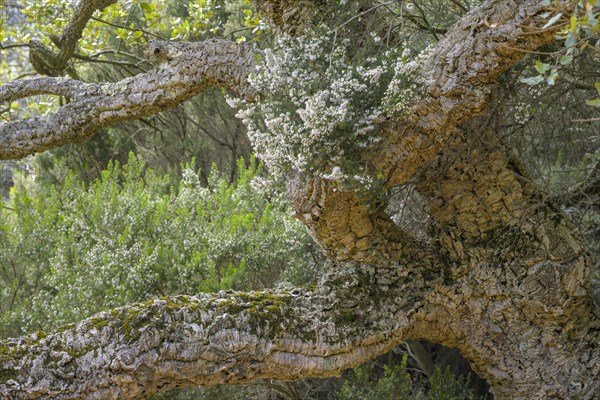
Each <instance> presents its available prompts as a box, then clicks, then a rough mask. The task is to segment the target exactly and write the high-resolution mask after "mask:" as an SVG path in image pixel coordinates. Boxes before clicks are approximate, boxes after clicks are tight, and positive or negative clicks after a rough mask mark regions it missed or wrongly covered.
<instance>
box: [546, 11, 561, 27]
mask: <svg viewBox="0 0 600 400" xmlns="http://www.w3.org/2000/svg"><path fill="white" fill-rule="evenodd" d="M560 17H562V13H558V14H556V15H555V16H554V17H552V18H550V20H549V21H548V22H546V25H544V26H542V29H546V28H550V27H551V26H552V25H554V24H555V23H556V21H558V20H559V19H560Z"/></svg>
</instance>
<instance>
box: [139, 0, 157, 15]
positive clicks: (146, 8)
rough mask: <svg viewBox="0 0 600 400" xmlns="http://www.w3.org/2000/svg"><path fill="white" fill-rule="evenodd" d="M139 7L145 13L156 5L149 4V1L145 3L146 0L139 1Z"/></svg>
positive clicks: (152, 9)
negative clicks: (143, 0)
mask: <svg viewBox="0 0 600 400" xmlns="http://www.w3.org/2000/svg"><path fill="white" fill-rule="evenodd" d="M140 7H141V8H142V10H144V11H145V12H147V13H151V12H152V11H154V9H155V8H156V6H155V5H154V4H150V3H146V2H142V3H140Z"/></svg>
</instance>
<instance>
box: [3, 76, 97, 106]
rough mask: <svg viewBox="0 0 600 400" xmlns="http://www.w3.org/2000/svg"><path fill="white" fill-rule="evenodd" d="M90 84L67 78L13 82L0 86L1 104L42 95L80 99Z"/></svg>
mask: <svg viewBox="0 0 600 400" xmlns="http://www.w3.org/2000/svg"><path fill="white" fill-rule="evenodd" d="M90 86H93V85H90V84H86V83H83V82H81V81H76V80H73V79H67V78H35V79H25V80H20V81H12V82H9V83H7V84H6V85H4V86H0V103H4V102H11V101H15V100H19V99H23V98H26V97H31V96H36V95H40V94H51V95H57V96H65V97H70V98H73V99H75V98H79V97H81V96H82V95H83V94H85V93H86V90H87V89H88V88H90Z"/></svg>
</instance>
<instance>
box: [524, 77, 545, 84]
mask: <svg viewBox="0 0 600 400" xmlns="http://www.w3.org/2000/svg"><path fill="white" fill-rule="evenodd" d="M543 80H544V77H543V76H542V75H536V76H532V77H531V78H519V81H521V82H523V83H526V84H528V85H537V84H538V83H540V82H542V81H543Z"/></svg>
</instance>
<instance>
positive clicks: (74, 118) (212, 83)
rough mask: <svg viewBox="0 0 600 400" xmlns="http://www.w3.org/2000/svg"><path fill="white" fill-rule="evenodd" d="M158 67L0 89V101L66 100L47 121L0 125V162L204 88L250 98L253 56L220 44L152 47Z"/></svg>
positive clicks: (154, 44) (230, 44)
mask: <svg viewBox="0 0 600 400" xmlns="http://www.w3.org/2000/svg"><path fill="white" fill-rule="evenodd" d="M149 47H150V48H149V51H150V54H151V55H152V57H154V58H155V59H158V60H160V61H161V62H162V63H161V65H160V66H159V67H157V68H156V69H154V70H153V71H150V72H148V73H145V74H140V75H136V76H134V77H132V78H128V79H124V80H122V81H120V82H116V83H98V84H85V83H81V82H79V81H73V80H70V79H65V78H42V79H33V80H31V81H23V83H21V82H13V83H10V84H8V85H5V86H2V87H0V100H4V101H6V100H12V99H18V98H22V97H25V96H30V95H33V94H42V93H46V94H61V95H64V94H67V95H69V97H71V99H72V101H71V102H70V103H68V104H66V105H64V106H62V107H61V108H59V109H58V110H57V111H56V112H54V113H51V114H49V115H47V116H42V117H33V118H29V119H25V120H20V121H11V122H8V123H5V124H2V125H0V159H14V158H22V157H24V156H26V155H28V154H32V153H35V152H41V151H44V150H47V149H50V148H53V147H57V146H60V145H63V144H66V143H74V142H80V141H82V140H84V139H87V138H89V137H90V136H92V135H93V134H94V133H95V132H96V131H97V130H98V129H100V128H103V127H106V126H110V125H113V124H115V123H117V122H122V121H130V120H135V119H139V118H142V117H145V116H148V115H152V114H156V113H158V112H160V111H163V110H166V109H168V108H171V107H174V106H176V105H177V104H179V103H181V102H183V101H185V100H188V99H190V98H191V97H193V96H195V95H197V94H198V93H200V92H202V91H204V90H207V89H209V88H224V89H227V90H229V91H231V92H233V93H234V94H236V95H238V96H241V97H251V96H252V95H253V93H252V88H251V87H250V86H249V85H248V84H247V83H246V78H247V76H248V74H249V73H250V72H251V71H252V70H253V69H254V63H255V53H254V52H252V51H251V50H250V49H249V48H247V47H245V46H242V45H238V44H236V43H234V42H230V41H227V40H222V39H212V40H207V41H205V42H202V43H170V44H169V43H164V42H152V43H151V44H150V46H149Z"/></svg>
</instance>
